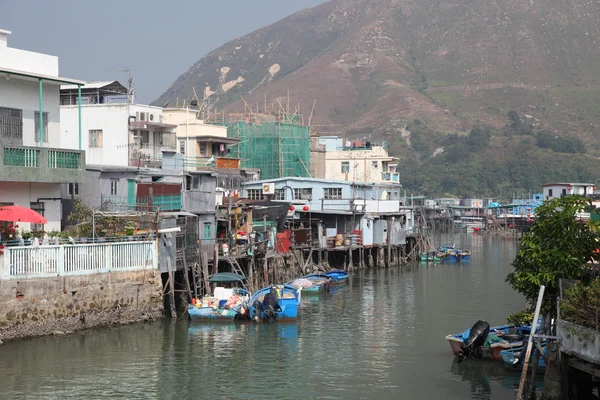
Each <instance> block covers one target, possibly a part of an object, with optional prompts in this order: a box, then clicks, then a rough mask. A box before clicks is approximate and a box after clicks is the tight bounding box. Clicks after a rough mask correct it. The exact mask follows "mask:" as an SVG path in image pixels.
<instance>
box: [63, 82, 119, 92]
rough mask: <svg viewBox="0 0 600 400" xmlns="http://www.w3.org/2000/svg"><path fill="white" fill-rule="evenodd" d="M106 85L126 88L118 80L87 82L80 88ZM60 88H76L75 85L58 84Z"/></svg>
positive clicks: (100, 87) (94, 87)
mask: <svg viewBox="0 0 600 400" xmlns="http://www.w3.org/2000/svg"><path fill="white" fill-rule="evenodd" d="M106 86H122V87H123V89H125V90H127V88H125V86H123V85H121V83H119V81H101V82H89V83H86V84H85V85H83V86H81V89H82V90H83V89H102V88H103V87H106ZM60 89H61V90H72V89H77V85H60Z"/></svg>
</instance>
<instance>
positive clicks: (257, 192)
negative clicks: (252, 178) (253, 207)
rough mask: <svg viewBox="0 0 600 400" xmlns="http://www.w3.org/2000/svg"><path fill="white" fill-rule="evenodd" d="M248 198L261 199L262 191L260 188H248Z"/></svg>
mask: <svg viewBox="0 0 600 400" xmlns="http://www.w3.org/2000/svg"><path fill="white" fill-rule="evenodd" d="M248 199H250V200H262V199H263V192H262V190H261V189H248Z"/></svg>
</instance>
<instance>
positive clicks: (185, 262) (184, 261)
mask: <svg viewBox="0 0 600 400" xmlns="http://www.w3.org/2000/svg"><path fill="white" fill-rule="evenodd" d="M188 272H189V271H188V268H187V260H186V256H185V248H184V249H183V278H184V279H185V288H186V289H187V293H188V302H190V303H191V302H192V297H193V296H192V287H191V286H190V277H189V276H188Z"/></svg>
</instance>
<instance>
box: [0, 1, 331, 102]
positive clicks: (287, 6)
mask: <svg viewBox="0 0 600 400" xmlns="http://www.w3.org/2000/svg"><path fill="white" fill-rule="evenodd" d="M324 2H325V0H252V1H250V0H195V1H194V0H175V1H168V0H0V29H8V30H9V31H12V35H10V36H9V38H8V45H9V46H10V47H16V48H20V49H24V50H30V51H37V52H40V53H46V54H52V55H56V56H59V63H60V66H59V67H60V74H61V75H62V76H65V77H69V78H76V79H83V80H86V81H102V80H118V81H120V82H121V83H122V84H124V85H126V82H127V79H126V75H125V73H122V72H110V71H111V70H115V69H123V68H124V67H126V66H127V67H129V68H130V69H131V71H132V74H133V77H134V79H135V82H134V85H135V88H136V96H137V98H136V101H137V102H139V103H150V102H152V101H154V100H156V99H157V98H158V97H159V96H160V95H161V94H162V93H163V92H164V91H165V90H166V89H167V87H168V86H169V85H170V84H171V83H173V81H175V79H176V78H177V77H178V76H179V75H181V74H182V73H184V72H185V71H187V69H188V68H189V67H190V66H191V65H192V64H193V63H194V62H196V61H197V60H199V59H200V58H202V56H204V55H205V54H207V53H208V52H210V51H211V50H214V49H215V48H217V47H219V46H220V45H222V44H224V43H226V42H228V41H230V40H231V39H234V38H236V37H239V36H243V35H245V34H247V33H250V32H252V31H254V30H256V29H258V28H261V27H263V26H265V25H269V24H271V23H273V22H276V21H278V20H279V19H281V18H284V17H286V16H288V15H290V14H292V13H294V12H296V11H299V10H302V9H304V8H309V7H313V6H315V5H317V4H320V3H324Z"/></svg>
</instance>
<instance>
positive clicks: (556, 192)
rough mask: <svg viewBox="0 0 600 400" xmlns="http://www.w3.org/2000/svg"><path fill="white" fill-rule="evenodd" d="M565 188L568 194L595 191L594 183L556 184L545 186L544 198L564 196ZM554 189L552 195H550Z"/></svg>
mask: <svg viewBox="0 0 600 400" xmlns="http://www.w3.org/2000/svg"><path fill="white" fill-rule="evenodd" d="M563 190H564V191H565V194H567V195H572V194H576V195H580V196H584V195H590V194H593V193H594V185H575V184H556V185H549V186H544V197H543V200H552V199H554V198H560V197H562V196H563ZM550 191H552V195H550Z"/></svg>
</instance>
